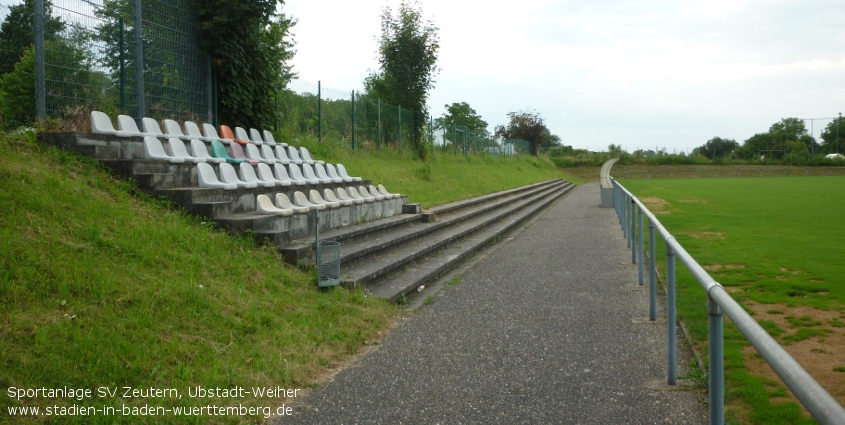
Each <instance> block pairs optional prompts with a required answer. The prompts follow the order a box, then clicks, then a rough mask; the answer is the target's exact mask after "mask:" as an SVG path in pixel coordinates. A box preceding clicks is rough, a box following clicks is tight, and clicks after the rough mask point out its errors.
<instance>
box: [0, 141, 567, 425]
mask: <svg viewBox="0 0 845 425" xmlns="http://www.w3.org/2000/svg"><path fill="white" fill-rule="evenodd" d="M0 150H2V151H3V152H4V155H3V156H2V157H0V211H2V213H0V262H2V267H0V317H2V320H0V388H2V389H4V390H5V389H6V388H8V387H18V388H35V387H47V388H61V387H64V386H68V387H72V388H89V389H95V388H97V387H100V386H111V387H113V386H133V387H141V388H148V387H154V388H177V389H179V390H180V391H181V392H183V393H185V392H186V391H187V388H188V387H191V386H195V385H201V386H205V387H216V386H219V387H232V386H235V385H237V386H243V387H250V386H259V385H261V386H277V385H278V386H282V387H289V388H301V387H303V386H307V385H309V384H310V383H311V382H313V380H314V379H316V377H317V376H318V375H319V374H321V373H323V372H324V371H325V370H326V368H328V367H332V366H333V365H336V364H337V363H338V362H342V361H344V359H347V358H348V357H349V356H350V355H353V354H355V353H356V352H358V351H359V350H360V349H361V348H362V346H364V345H365V344H367V343H368V342H370V341H372V340H374V339H377V338H379V337H380V335H381V332H382V331H383V330H384V329H386V327H387V326H388V325H389V323H390V322H391V321H392V320H393V318H395V317H396V315H397V314H399V313H398V311H397V310H396V308H395V307H393V306H391V305H388V304H386V303H384V302H382V301H379V300H374V299H368V298H365V297H364V296H363V293H362V292H361V291H360V290H342V289H339V290H331V291H328V292H322V291H320V290H318V289H316V288H315V286H314V284H313V276H310V275H309V274H306V273H303V272H301V271H299V270H297V269H294V268H291V267H289V266H288V265H285V264H283V263H282V262H281V261H280V259H279V257H278V256H277V255H276V254H275V253H274V252H273V251H272V250H271V249H268V248H259V247H255V246H253V245H252V244H251V243H250V242H248V241H246V240H237V239H233V238H231V237H229V236H228V235H227V234H225V233H223V232H220V231H217V230H215V229H213V228H212V227H211V226H208V225H206V224H205V223H200V222H199V221H198V220H196V219H194V218H192V217H188V216H186V215H184V214H183V213H182V212H180V211H179V210H177V209H173V208H171V207H169V206H168V205H166V204H163V203H161V202H157V201H154V200H151V199H149V198H147V197H145V196H144V195H141V194H137V193H135V192H134V191H133V190H132V188H131V187H130V186H129V185H126V184H124V183H122V182H120V181H116V180H114V179H113V178H111V177H110V176H109V175H108V174H107V173H105V172H102V171H101V170H99V169H98V168H97V167H96V165H95V164H93V163H92V162H90V161H87V160H84V159H80V158H78V157H76V156H73V155H69V154H66V153H64V152H61V151H58V150H55V149H46V150H45V149H41V148H38V147H36V146H35V145H34V144H33V143H32V142H30V141H28V140H27V139H26V138H25V137H24V136H9V135H0ZM313 150H315V151H319V147H318V148H316V149H313ZM318 156H321V155H318ZM326 159H331V158H326ZM344 161H346V163H347V165H348V167H349V169H350V170H351V171H352V172H353V173H355V174H357V175H364V176H367V177H372V178H373V179H374V181H375V182H377V183H383V184H385V185H386V186H387V187H388V188H389V189H390V190H391V191H399V192H402V193H407V194H409V195H410V199H411V202H422V203H424V204H426V205H436V204H442V203H445V202H449V201H452V200H456V199H461V198H465V197H468V196H473V195H478V194H482V193H489V192H492V191H495V190H500V189H504V188H509V187H514V186H519V185H523V184H528V183H534V182H537V181H542V180H547V179H550V178H555V177H560V176H561V174H560V173H559V171H558V170H557V169H556V168H555V167H554V166H553V165H551V163H550V162H548V161H547V160H543V159H536V158H507V159H498V158H485V159H481V158H471V159H469V160H466V159H463V158H440V157H436V158H435V159H434V161H432V162H431V163H430V164H431V165H430V166H428V167H426V166H425V165H424V164H423V163H420V162H417V161H413V160H409V159H407V158H403V157H401V156H398V155H396V154H390V153H383V154H378V155H360V154H355V155H349V154H347V155H345V156H344ZM423 169H425V170H427V171H423V172H421V171H419V170H423ZM5 395H6V394H5V392H4V396H3V397H0V423H2V422H18V421H19V419H15V420H12V418H10V417H9V416H7V415H6V410H7V408H8V407H9V406H46V405H48V404H53V403H56V402H57V400H55V399H44V398H38V399H29V400H25V401H23V402H19V401H15V400H12V399H10V398H8V397H6V396H5ZM213 401H214V402H215V403H216V404H226V403H227V402H228V403H229V404H237V403H239V402H243V403H245V404H256V405H271V406H276V405H278V404H281V403H282V401H280V400H255V399H245V400H230V401H227V400H218V399H214V400H213ZM72 402H74V401H73V400H59V401H58V403H57V404H59V405H70V404H71V403H72ZM146 402H147V401H146V400H124V399H121V398H106V399H99V398H97V397H96V396H95V397H94V398H93V399H89V400H85V401H82V402H76V403H77V404H79V405H83V406H90V405H96V406H101V405H109V406H120V405H121V404H122V403H126V404H128V405H135V406H139V405H142V404H144V403H146ZM207 403H208V401H207V400H192V399H187V397H185V398H183V399H182V400H180V401H175V400H170V399H155V400H149V404H150V405H152V406H164V407H170V406H173V405H205V404H207ZM41 419H42V420H43V419H45V418H41ZM73 419H74V418H70V417H62V418H55V417H54V418H52V422H51V421H50V420H47V421H46V423H74V420H73ZM76 419H80V420H78V421H77V422H76V423H92V422H93V423H121V421H123V423H143V422H145V419H146V422H148V423H156V422H159V421H161V418H158V421H157V420H156V419H155V418H151V417H147V418H143V417H131V418H123V419H121V418H120V417H115V416H112V417H103V416H99V417H94V418H92V417H81V418H76ZM239 419H243V418H237V417H232V418H225V417H217V418H212V417H209V416H205V417H202V418H201V420H200V422H202V423H205V422H213V423H218V422H219V423H229V422H237V421H238V420H239ZM31 422H35V421H31ZM166 422H168V423H179V420H178V419H177V418H168V419H167V421H166ZM182 422H183V423H188V422H191V423H193V422H195V421H192V420H188V419H185V420H183V421H182Z"/></svg>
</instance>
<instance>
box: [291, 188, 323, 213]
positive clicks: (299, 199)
mask: <svg viewBox="0 0 845 425" xmlns="http://www.w3.org/2000/svg"><path fill="white" fill-rule="evenodd" d="M293 204H294V205H296V206H298V207H308V208H310V209H312V210H318V211H320V210H324V209H326V204H314V203H312V202H311V201H309V200H308V198H306V197H305V194H304V193H302V192H300V191H296V192H294V193H293Z"/></svg>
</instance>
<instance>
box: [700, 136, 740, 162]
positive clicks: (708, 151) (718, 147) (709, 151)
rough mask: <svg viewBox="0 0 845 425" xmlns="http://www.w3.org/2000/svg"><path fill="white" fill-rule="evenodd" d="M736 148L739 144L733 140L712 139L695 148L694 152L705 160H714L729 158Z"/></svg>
mask: <svg viewBox="0 0 845 425" xmlns="http://www.w3.org/2000/svg"><path fill="white" fill-rule="evenodd" d="M738 147H739V143H737V142H736V140H734V139H723V138H721V137H714V138H712V139H710V140H708V141H707V143H705V144H703V145H701V146H699V147H698V148H696V150H697V152H698V153H699V154H701V155H702V156H704V157H705V158H710V159H715V158H721V157H725V156H729V155H730V154H731V153H732V152H733V151H734V150H735V149H736V148H738Z"/></svg>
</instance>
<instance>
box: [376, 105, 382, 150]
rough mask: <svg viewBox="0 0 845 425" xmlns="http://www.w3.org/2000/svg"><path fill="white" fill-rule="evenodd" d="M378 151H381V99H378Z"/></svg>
mask: <svg viewBox="0 0 845 425" xmlns="http://www.w3.org/2000/svg"><path fill="white" fill-rule="evenodd" d="M376 150H381V99H378V139H376Z"/></svg>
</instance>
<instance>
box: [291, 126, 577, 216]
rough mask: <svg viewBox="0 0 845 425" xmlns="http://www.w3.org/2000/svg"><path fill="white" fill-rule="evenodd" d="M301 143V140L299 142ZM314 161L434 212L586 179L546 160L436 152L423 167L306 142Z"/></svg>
mask: <svg viewBox="0 0 845 425" xmlns="http://www.w3.org/2000/svg"><path fill="white" fill-rule="evenodd" d="M298 142H300V141H298ZM301 142H302V143H303V144H304V145H305V146H307V147H308V149H309V150H310V151H311V152H312V154H313V156H315V157H317V158H320V159H323V160H325V161H328V162H331V163H338V162H339V163H342V164H343V165H344V166H345V167H346V169H347V170H348V171H349V173H350V174H352V175H355V176H364V177H365V178H369V179H371V180H372V181H373V183H374V184H376V185H378V184H383V185H384V186H385V187H386V188H387V190H388V191H390V192H392V193H395V192H399V193H402V194H408V195H409V198H408V202H413V203H421V204H422V206H423V208H428V207H432V206H435V205H440V204H444V203H448V202H452V201H457V200H461V199H466V198H471V197H474V196H479V195H484V194H488V193H493V192H498V191H501V190H505V189H511V188H514V187H519V186H524V185H527V184H532V183H537V182H540V181H545V180H550V179H554V178H563V179H566V180H568V181H570V182H573V183H576V184H578V183H581V182H582V181H583V180H582V179H580V178H577V177H574V176H572V175H569V174H568V173H567V174H565V173H563V172H561V170H560V169H559V168H558V167H557V166H556V165H555V164H554V163H553V162H552V161H550V160H549V159H548V158H547V157H545V156H539V157H532V156H528V155H520V156H495V155H480V156H473V155H470V156H468V157H464V156H462V155H458V156H455V155H452V154H444V153H442V152H440V151H436V152H435V154H434V156H433V157H431V158H429V159H428V160H427V161H425V162H423V161H420V160H415V159H414V158H413V157H412V154H411V153H410V152H408V151H406V152H403V153H398V152H396V151H395V150H382V151H372V150H367V151H360V150H359V151H357V152H352V151H350V150H349V149H348V148H347V146H346V145H345V144H332V143H330V142H326V143H323V144H319V143H317V142H316V141H315V140H312V139H305V140H302V141H301Z"/></svg>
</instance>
